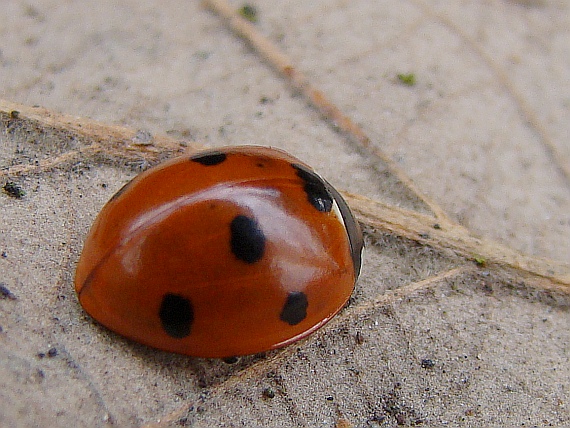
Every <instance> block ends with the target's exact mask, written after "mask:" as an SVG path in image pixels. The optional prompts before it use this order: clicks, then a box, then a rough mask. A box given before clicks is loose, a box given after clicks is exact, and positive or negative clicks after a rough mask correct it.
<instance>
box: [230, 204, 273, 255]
mask: <svg viewBox="0 0 570 428" xmlns="http://www.w3.org/2000/svg"><path fill="white" fill-rule="evenodd" d="M230 231H231V241H230V245H231V249H232V253H233V254H234V255H235V256H236V257H237V258H238V259H239V260H242V261H244V262H246V263H255V262H257V261H258V260H260V259H261V257H263V251H264V250H265V235H264V234H263V231H262V230H261V229H260V228H259V224H258V223H257V222H256V221H255V219H253V218H250V217H247V216H245V215H238V216H236V217H235V218H234V219H233V220H232V223H231V224H230Z"/></svg>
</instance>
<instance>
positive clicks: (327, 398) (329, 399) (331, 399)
mask: <svg viewBox="0 0 570 428" xmlns="http://www.w3.org/2000/svg"><path fill="white" fill-rule="evenodd" d="M326 400H327V401H333V400H334V397H333V396H332V395H329V396H328V397H326Z"/></svg>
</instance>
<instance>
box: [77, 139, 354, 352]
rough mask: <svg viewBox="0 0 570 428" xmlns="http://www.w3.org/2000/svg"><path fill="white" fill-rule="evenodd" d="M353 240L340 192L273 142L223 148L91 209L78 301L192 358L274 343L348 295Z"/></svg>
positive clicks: (165, 169)
mask: <svg viewBox="0 0 570 428" xmlns="http://www.w3.org/2000/svg"><path fill="white" fill-rule="evenodd" d="M362 247H363V239H362V234H361V231H360V228H359V226H358V223H357V222H356V220H355V219H354V217H353V215H352V213H351V212H350V210H349V208H348V206H347V204H346V202H345V201H344V199H343V198H342V197H341V196H340V194H339V193H338V192H337V191H336V190H335V189H334V188H333V187H332V186H331V185H330V184H329V183H327V182H326V181H325V180H323V179H322V178H321V177H320V176H318V175H317V174H316V173H315V172H314V171H313V170H312V169H311V168H309V167H308V166H307V165H305V164H304V163H302V162H301V161H299V160H298V159H296V158H294V157H293V156H291V155H289V154H287V153H285V152H283V151H281V150H277V149H272V148H265V147H254V146H244V147H226V148H219V149H215V150H209V151H205V152H201V153H198V154H195V155H193V156H182V157H179V158H176V159H172V160H170V161H168V162H165V163H164V164H161V165H159V166H157V167H154V168H152V169H149V170H148V171H145V172H144V173H142V174H140V175H139V176H137V177H135V178H134V179H133V180H132V181H130V182H129V183H128V184H126V185H125V186H124V187H123V188H122V189H121V190H119V191H118V192H117V193H116V194H115V195H114V196H113V197H112V198H111V200H110V201H109V202H108V203H107V204H106V205H105V207H104V208H103V209H102V211H101V213H100V214H99V216H98V217H97V219H96V221H95V223H94V225H93V227H92V228H91V231H90V232H89V235H88V237H87V240H86V242H85V246H84V249H83V253H82V254H81V257H80V259H79V263H78V266H77V272H76V277H75V290H76V291H77V294H78V296H79V301H80V302H81V305H82V306H83V307H84V309H85V310H86V311H87V312H88V313H89V314H90V315H91V316H92V317H93V318H95V319H96V320H97V321H99V322H100V323H101V324H103V325H105V326H106V327H108V328H110V329H111V330H114V331H115V332H117V333H119V334H122V335H124V336H126V337H129V338H131V339H133V340H136V341H138V342H141V343H144V344H147V345H150V346H153V347H156V348H160V349H164V350H167V351H171V352H178V353H182V354H187V355H192V356H197V357H216V358H221V357H229V356H236V355H246V354H254V353H258V352H262V351H266V350H269V349H274V348H279V347H281V346H285V345H287V344H290V343H292V342H294V341H296V340H299V339H301V338H303V337H305V336H307V335H308V334H310V333H311V332H313V331H314V330H316V329H318V328H319V327H321V326H322V325H324V324H325V323H326V322H327V321H329V320H330V319H331V317H332V316H334V315H335V314H336V313H337V312H338V311H339V310H340V309H341V308H342V307H343V306H344V304H345V303H346V302H347V300H348V298H349V297H350V295H351V293H352V290H353V288H354V284H355V281H356V279H357V277H358V274H359V272H360V264H361V252H362Z"/></svg>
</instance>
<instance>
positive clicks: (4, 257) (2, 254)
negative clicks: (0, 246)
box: [0, 251, 8, 259]
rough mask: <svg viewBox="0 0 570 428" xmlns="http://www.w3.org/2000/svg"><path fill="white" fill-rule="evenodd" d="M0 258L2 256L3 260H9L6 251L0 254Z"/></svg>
mask: <svg viewBox="0 0 570 428" xmlns="http://www.w3.org/2000/svg"><path fill="white" fill-rule="evenodd" d="M0 256H2V258H3V259H7V258H8V253H7V252H6V251H2V253H1V254H0Z"/></svg>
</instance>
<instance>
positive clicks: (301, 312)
mask: <svg viewBox="0 0 570 428" xmlns="http://www.w3.org/2000/svg"><path fill="white" fill-rule="evenodd" d="M308 306H309V302H308V301H307V295H306V294H305V293H303V292H301V291H294V292H292V293H289V295H288V296H287V301H286V302H285V304H284V305H283V309H282V310H281V315H280V316H279V318H280V319H281V321H284V322H286V323H287V324H289V325H296V324H299V323H300V322H301V321H303V320H304V319H305V318H306V317H307V307H308Z"/></svg>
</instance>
